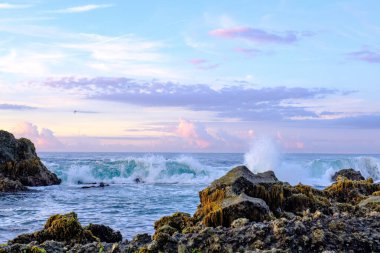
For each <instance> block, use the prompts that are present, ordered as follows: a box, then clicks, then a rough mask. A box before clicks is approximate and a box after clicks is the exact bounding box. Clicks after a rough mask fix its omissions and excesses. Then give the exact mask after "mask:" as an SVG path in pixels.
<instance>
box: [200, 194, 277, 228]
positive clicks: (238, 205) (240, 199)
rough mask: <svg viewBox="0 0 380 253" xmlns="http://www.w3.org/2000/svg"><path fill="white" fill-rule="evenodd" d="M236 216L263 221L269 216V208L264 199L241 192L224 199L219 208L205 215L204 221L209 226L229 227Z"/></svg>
mask: <svg viewBox="0 0 380 253" xmlns="http://www.w3.org/2000/svg"><path fill="white" fill-rule="evenodd" d="M238 218H246V219H248V220H250V221H263V220H266V219H269V218H270V210H269V207H268V205H267V204H266V203H265V201H264V200H262V199H259V198H252V197H249V196H247V195H246V194H244V193H241V194H240V195H239V196H236V197H230V198H226V199H224V200H223V202H222V204H221V207H220V209H219V210H215V211H213V212H211V213H209V214H207V215H206V217H205V219H204V223H205V225H206V226H211V227H217V226H219V225H222V226H224V227H230V226H231V224H232V223H233V221H235V220H236V219H238Z"/></svg>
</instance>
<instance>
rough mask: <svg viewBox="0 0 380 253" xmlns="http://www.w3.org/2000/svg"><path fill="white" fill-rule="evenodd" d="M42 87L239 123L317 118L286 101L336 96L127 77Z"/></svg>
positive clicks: (49, 83) (47, 83) (302, 90)
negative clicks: (211, 114) (210, 114)
mask: <svg viewBox="0 0 380 253" xmlns="http://www.w3.org/2000/svg"><path fill="white" fill-rule="evenodd" d="M43 85H45V86H50V87H53V88H58V89H62V90H67V91H69V92H75V93H81V94H85V97H86V98H87V99H92V100H103V101H112V102H121V103H126V104H132V105H138V106H145V107H156V106H160V107H181V108H185V109H189V110H192V111H211V112H215V113H216V114H217V115H218V116H220V117H226V118H235V119H236V118H238V119H242V120H252V121H260V120H269V121H278V120H284V119H289V118H291V117H296V116H303V117H306V116H308V117H317V115H316V113H315V112H314V111H313V108H311V109H310V108H308V107H302V106H299V105H297V104H295V105H292V104H291V103H290V102H291V101H292V100H297V99H319V98H324V97H326V96H328V95H332V94H338V93H339V92H338V91H337V90H334V89H326V88H316V89H308V88H287V87H273V88H260V89H258V88H251V87H246V86H231V87H224V88H222V89H214V88H211V87H210V86H209V85H206V84H193V85H182V84H179V83H173V82H158V81H155V80H153V81H151V82H139V81H137V80H135V79H129V78H100V77H99V78H92V79H91V78H74V77H68V78H63V79H50V80H46V81H45V82H44V84H43Z"/></svg>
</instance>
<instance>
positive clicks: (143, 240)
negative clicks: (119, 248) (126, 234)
mask: <svg viewBox="0 0 380 253" xmlns="http://www.w3.org/2000/svg"><path fill="white" fill-rule="evenodd" d="M150 242H152V238H151V236H150V235H148V234H138V235H136V236H135V237H133V239H132V240H131V241H130V242H129V243H128V246H127V248H128V249H129V251H127V252H140V251H139V249H140V248H146V246H147V244H149V243H150ZM141 252H145V251H141Z"/></svg>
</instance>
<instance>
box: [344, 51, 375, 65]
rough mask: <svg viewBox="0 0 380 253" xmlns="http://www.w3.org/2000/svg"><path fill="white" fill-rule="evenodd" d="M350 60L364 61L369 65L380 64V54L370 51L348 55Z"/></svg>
mask: <svg viewBox="0 0 380 253" xmlns="http://www.w3.org/2000/svg"><path fill="white" fill-rule="evenodd" d="M347 56H348V57H349V58H350V59H353V60H357V61H364V62H368V63H380V53H378V52H374V51H370V50H361V51H356V52H352V53H349V54H347Z"/></svg>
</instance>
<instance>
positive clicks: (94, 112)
mask: <svg viewBox="0 0 380 253" xmlns="http://www.w3.org/2000/svg"><path fill="white" fill-rule="evenodd" d="M73 113H75V114H97V113H99V112H96V111H81V110H74V111H73Z"/></svg>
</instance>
